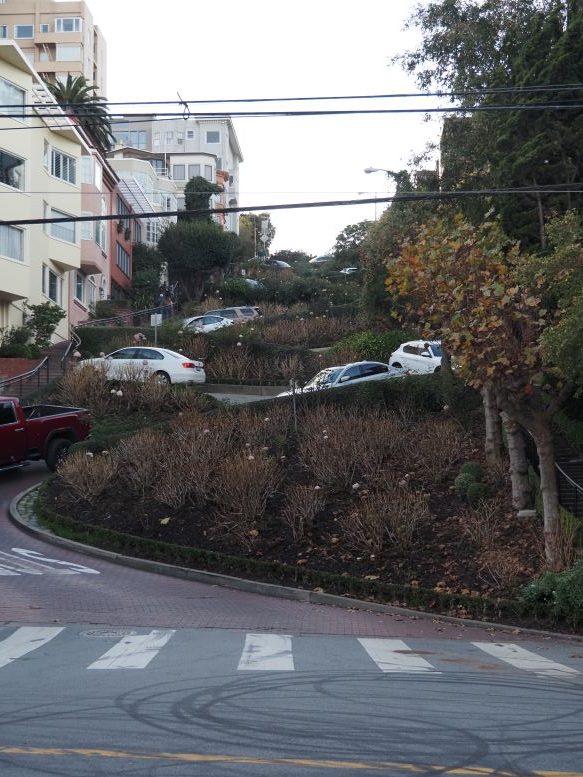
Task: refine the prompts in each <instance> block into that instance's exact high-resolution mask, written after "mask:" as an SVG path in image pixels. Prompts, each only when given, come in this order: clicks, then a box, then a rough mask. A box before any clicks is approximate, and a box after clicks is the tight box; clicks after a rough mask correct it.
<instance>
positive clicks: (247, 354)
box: [206, 345, 252, 383]
mask: <svg viewBox="0 0 583 777" xmlns="http://www.w3.org/2000/svg"><path fill="white" fill-rule="evenodd" d="M251 360H252V356H251V351H250V350H249V348H248V346H246V345H240V346H236V345H234V346H230V347H228V348H224V349H222V350H221V351H219V352H218V353H217V354H215V355H214V356H213V358H212V359H211V360H210V361H209V362H208V364H207V365H206V372H207V376H208V377H209V379H210V380H221V381H226V380H232V381H234V382H237V383H239V382H243V381H246V380H248V379H249V376H250V371H251V366H250V365H251Z"/></svg>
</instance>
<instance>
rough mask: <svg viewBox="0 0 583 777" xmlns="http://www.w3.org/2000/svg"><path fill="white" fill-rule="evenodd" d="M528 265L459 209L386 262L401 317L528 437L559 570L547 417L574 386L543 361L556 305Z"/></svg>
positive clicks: (496, 229) (489, 227)
mask: <svg viewBox="0 0 583 777" xmlns="http://www.w3.org/2000/svg"><path fill="white" fill-rule="evenodd" d="M528 262H529V257H526V256H521V254H520V249H519V246H518V243H516V242H512V241H510V240H509V239H508V238H507V237H506V236H505V235H504V233H503V232H502V230H501V228H500V226H499V224H498V223H496V222H493V221H490V222H484V223H483V224H481V225H480V226H479V227H477V228H476V227H474V226H472V225H471V224H469V223H468V222H467V221H465V220H464V219H463V217H462V216H461V215H459V214H458V215H456V216H454V217H451V216H450V217H447V216H446V217H443V216H442V217H438V218H436V219H434V220H432V221H430V222H429V223H428V224H427V225H424V226H422V227H421V228H420V229H419V230H418V232H417V235H416V237H415V240H414V241H410V242H407V243H405V244H404V246H403V248H402V250H401V253H400V255H399V257H398V259H397V260H396V261H394V262H393V263H391V264H390V266H389V273H388V277H387V290H388V292H389V294H390V295H391V296H392V298H393V300H398V301H399V310H398V314H399V315H401V316H402V317H404V318H406V319H407V320H408V321H415V322H416V323H417V324H418V325H419V326H422V327H423V329H424V331H425V333H426V334H427V336H432V337H436V338H439V339H440V340H442V342H443V344H444V346H445V347H446V348H447V350H448V351H449V352H450V353H451V354H452V355H453V356H454V357H455V359H456V362H457V364H458V366H459V370H460V373H461V375H462V377H464V378H465V380H466V381H467V382H468V383H469V384H470V385H472V386H474V387H475V388H477V389H484V388H485V387H486V388H490V389H491V390H493V392H494V394H495V399H496V403H497V405H498V407H499V408H500V409H501V410H503V411H504V412H505V413H506V415H507V416H508V418H509V419H511V420H512V421H513V422H518V423H520V424H521V425H522V426H523V427H524V428H525V429H527V430H528V431H529V432H530V434H531V435H532V437H533V439H534V441H535V444H536V448H537V453H538V458H539V467H540V475H541V492H542V499H543V511H544V534H545V551H546V557H547V562H548V563H549V565H550V566H551V568H555V569H557V568H559V567H560V565H561V563H562V559H561V554H560V531H561V524H560V510H559V501H558V490H557V482H556V475H555V459H554V448H553V437H552V429H551V420H552V417H553V415H554V413H555V412H556V411H557V410H558V409H559V407H560V405H561V403H562V402H563V401H564V399H566V397H567V396H568V395H569V393H570V391H571V387H570V385H569V384H568V382H565V381H564V380H563V376H562V374H561V373H560V371H559V370H558V369H557V368H556V367H555V366H553V365H552V364H549V363H548V361H547V360H546V359H545V354H544V349H543V346H542V338H541V335H542V333H543V332H544V330H545V328H547V327H549V326H551V327H552V326H554V325H555V324H556V322H557V311H556V310H550V309H548V308H545V307H543V306H542V304H541V298H540V295H538V294H537V293H536V290H533V289H532V288H528V286H527V285H526V284H523V285H521V283H520V281H521V280H523V279H524V272H523V269H522V267H523V265H524V264H528ZM538 278H539V283H540V285H541V286H542V283H544V279H542V278H541V277H540V276H538Z"/></svg>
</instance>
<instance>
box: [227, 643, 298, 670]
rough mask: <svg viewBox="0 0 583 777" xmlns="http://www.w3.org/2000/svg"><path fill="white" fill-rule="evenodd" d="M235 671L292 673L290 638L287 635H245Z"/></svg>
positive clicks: (292, 659) (292, 660) (292, 662)
mask: <svg viewBox="0 0 583 777" xmlns="http://www.w3.org/2000/svg"><path fill="white" fill-rule="evenodd" d="M237 669H238V670H249V669H257V670H262V671H274V672H293V671H294V658H293V655H292V640H291V637H290V636H288V635H287V634H247V635H246V637H245V645H244V647H243V652H242V653H241V658H240V659H239V666H238V667H237Z"/></svg>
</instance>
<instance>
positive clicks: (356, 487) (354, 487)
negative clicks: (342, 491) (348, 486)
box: [352, 483, 360, 491]
mask: <svg viewBox="0 0 583 777" xmlns="http://www.w3.org/2000/svg"><path fill="white" fill-rule="evenodd" d="M359 488H360V483H353V484H352V490H353V491H358V489H359Z"/></svg>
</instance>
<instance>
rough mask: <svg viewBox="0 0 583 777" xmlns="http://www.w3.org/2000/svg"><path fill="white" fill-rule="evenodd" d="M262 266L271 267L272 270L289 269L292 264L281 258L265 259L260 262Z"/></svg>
mask: <svg viewBox="0 0 583 777" xmlns="http://www.w3.org/2000/svg"><path fill="white" fill-rule="evenodd" d="M262 264H263V266H264V267H271V269H272V270H291V269H292V266H291V264H289V263H288V262H284V261H283V259H266V260H265V261H264V262H262Z"/></svg>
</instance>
